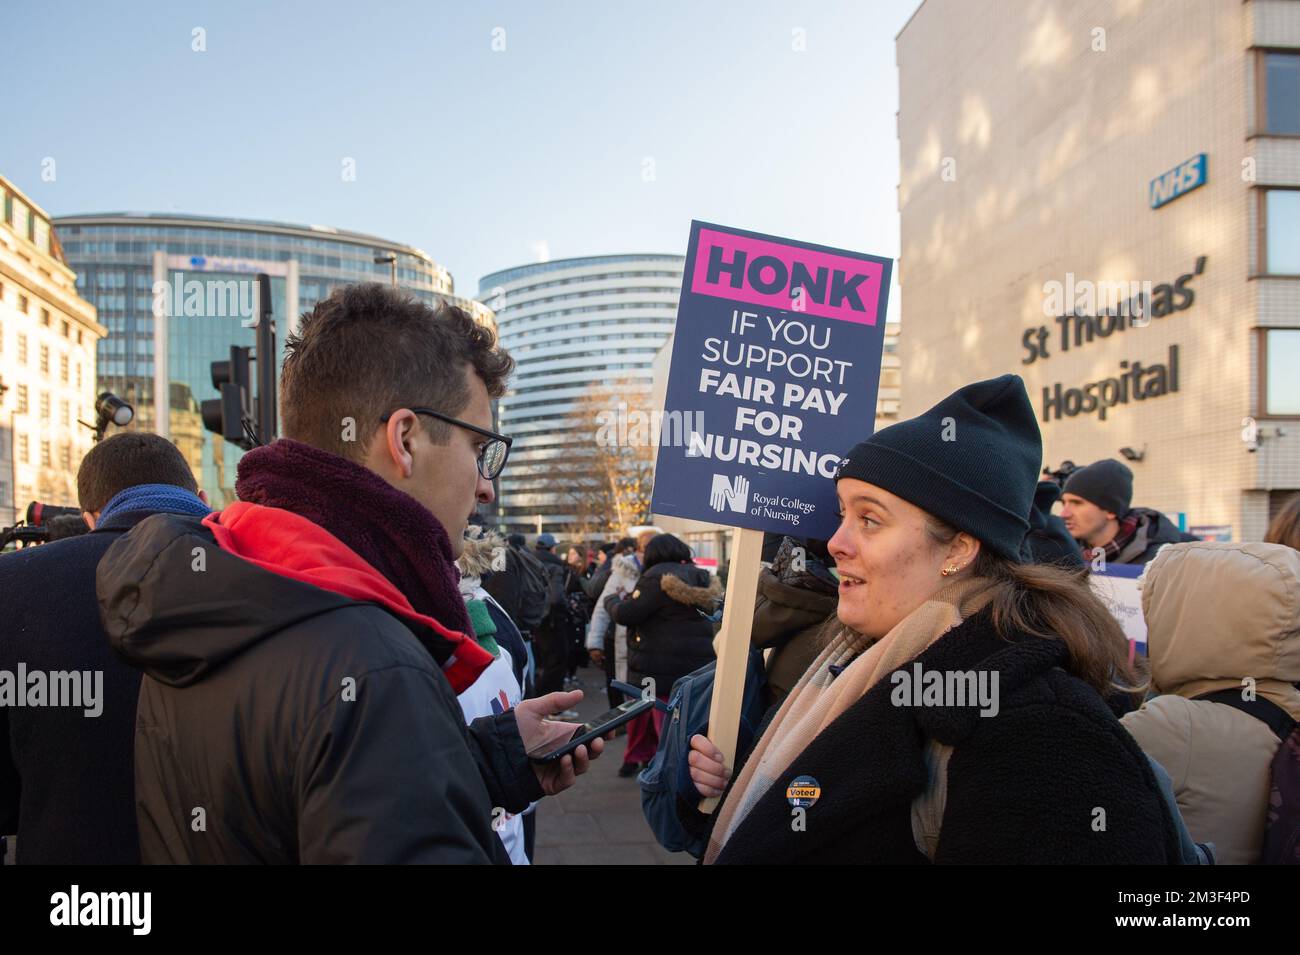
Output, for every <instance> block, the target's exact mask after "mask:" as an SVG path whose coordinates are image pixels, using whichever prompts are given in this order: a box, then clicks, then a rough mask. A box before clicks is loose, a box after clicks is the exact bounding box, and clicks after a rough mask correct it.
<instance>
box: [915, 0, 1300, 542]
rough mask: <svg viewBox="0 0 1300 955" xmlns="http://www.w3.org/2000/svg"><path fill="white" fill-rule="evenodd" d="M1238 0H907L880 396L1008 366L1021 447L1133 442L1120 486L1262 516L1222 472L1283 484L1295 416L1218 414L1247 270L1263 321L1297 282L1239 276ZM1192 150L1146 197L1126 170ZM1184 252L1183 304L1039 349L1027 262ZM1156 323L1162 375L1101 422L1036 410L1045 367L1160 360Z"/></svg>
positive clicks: (1041, 264) (1220, 517)
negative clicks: (889, 386) (896, 382)
mask: <svg viewBox="0 0 1300 955" xmlns="http://www.w3.org/2000/svg"><path fill="white" fill-rule="evenodd" d="M1253 6H1254V5H1253V4H1250V3H1246V4H1243V3H1240V2H1238V0H1110V2H1069V0H1031V2H1025V3H1003V2H992V0H926V2H925V3H924V4H923V6H922V7H921V9H920V10H919V11H918V12H917V14H916V15H915V16H914V17H913V19H912V20H911V22H910V23H909V24H908V25H907V27H906V28H905V29H904V30H903V32H902V33H901V34H900V35H899V37H898V41H897V55H898V66H899V74H900V75H899V87H900V90H899V97H900V111H899V145H900V151H901V165H900V185H899V203H900V209H901V213H902V253H901V260H900V267H899V276H900V284H901V289H902V293H901V302H902V309H903V311H902V321H903V329H904V333H903V334H902V335H901V337H900V341H901V357H902V367H903V369H904V381H903V389H902V415H903V417H910V416H912V415H915V414H918V413H920V412H922V411H924V410H925V409H926V408H928V407H929V406H930V405H931V404H933V403H934V402H935V401H937V400H939V399H940V398H942V397H943V396H944V395H946V394H948V393H949V392H951V391H952V390H954V389H955V388H958V387H960V386H961V385H963V384H965V383H967V382H970V381H974V380H978V379H981V378H987V377H991V376H994V375H999V374H1003V373H1007V372H1011V373H1015V374H1020V375H1022V376H1023V377H1024V379H1025V383H1026V386H1027V388H1028V391H1029V395H1030V398H1031V400H1032V401H1033V403H1034V405H1035V408H1036V410H1037V411H1038V413H1039V419H1040V425H1041V427H1042V430H1043V439H1044V462H1045V463H1048V464H1051V465H1053V466H1056V465H1057V464H1059V463H1060V462H1061V461H1062V460H1063V459H1066V458H1069V459H1073V460H1074V461H1075V462H1077V463H1080V464H1082V463H1088V462H1091V461H1094V460H1097V459H1099V458H1104V457H1115V458H1118V457H1119V454H1118V449H1119V448H1121V447H1126V446H1127V447H1132V448H1139V449H1140V448H1142V447H1144V446H1145V448H1146V458H1145V460H1143V461H1141V462H1137V463H1134V464H1131V465H1130V466H1131V467H1132V468H1133V471H1134V475H1135V481H1134V504H1139V505H1146V506H1150V507H1155V508H1158V509H1160V510H1164V511H1166V512H1168V513H1170V515H1171V517H1172V516H1173V514H1174V513H1176V512H1179V511H1182V512H1186V514H1187V518H1188V521H1189V523H1191V524H1231V525H1233V528H1234V536H1235V537H1236V538H1237V539H1242V538H1243V537H1245V536H1254V537H1258V536H1260V534H1262V527H1261V528H1259V529H1258V531H1256V525H1258V524H1259V520H1258V515H1257V514H1255V516H1253V517H1252V516H1251V515H1252V514H1254V511H1250V509H1249V508H1248V506H1247V501H1248V499H1249V495H1248V494H1247V493H1246V491H1247V489H1251V488H1270V487H1300V427H1296V428H1292V429H1290V431H1291V432H1292V433H1293V435H1294V438H1293V437H1291V436H1288V437H1287V438H1281V439H1274V440H1272V441H1270V442H1266V443H1265V444H1264V445H1263V446H1262V447H1261V449H1260V452H1259V453H1258V454H1253V455H1252V454H1248V453H1247V452H1246V450H1245V446H1244V444H1243V442H1242V440H1241V437H1240V432H1241V420H1242V418H1243V417H1244V416H1246V415H1250V414H1253V413H1254V412H1255V408H1254V395H1255V384H1254V382H1255V379H1254V377H1253V376H1254V373H1255V370H1254V363H1255V348H1256V346H1255V339H1256V333H1255V331H1254V327H1255V325H1256V324H1257V318H1256V315H1257V302H1256V298H1257V289H1260V288H1261V287H1262V286H1265V285H1267V286H1269V287H1268V288H1267V289H1266V290H1265V291H1264V292H1263V293H1262V294H1263V295H1264V296H1265V298H1266V299H1267V301H1268V302H1269V303H1270V304H1269V311H1270V312H1271V313H1274V314H1275V315H1276V316H1278V317H1276V318H1275V320H1274V321H1275V323H1276V324H1300V312H1297V310H1296V306H1297V297H1300V282H1287V283H1283V282H1281V281H1278V280H1273V281H1270V282H1264V283H1261V282H1259V281H1251V280H1250V279H1249V276H1250V274H1251V271H1252V269H1251V262H1252V259H1251V255H1252V254H1253V246H1254V236H1253V228H1254V207H1255V198H1256V195H1255V193H1254V191H1253V188H1254V184H1253V183H1251V182H1248V181H1246V180H1245V179H1244V178H1243V176H1242V160H1243V159H1244V158H1247V157H1249V156H1254V155H1256V153H1257V150H1255V148H1254V147H1255V145H1256V144H1257V143H1259V142H1260V141H1258V140H1251V141H1248V140H1247V128H1248V123H1249V122H1250V121H1251V118H1252V116H1251V114H1252V113H1253V106H1252V100H1251V99H1250V97H1251V95H1252V93H1251V92H1250V86H1249V84H1248V79H1249V75H1248V74H1249V73H1250V72H1251V70H1252V69H1253V65H1252V64H1253V61H1252V58H1251V55H1250V52H1249V49H1248V48H1249V46H1250V43H1251V41H1250V39H1249V37H1250V35H1251V31H1252V29H1254V30H1260V29H1264V28H1263V27H1260V26H1258V25H1257V24H1255V22H1254V20H1255V18H1256V12H1255V11H1254V10H1253V9H1252V8H1253ZM1283 6H1290V4H1284V5H1283ZM1295 6H1298V7H1300V4H1296V5H1295ZM1285 14H1286V11H1280V12H1278V11H1270V13H1269V15H1270V16H1274V17H1275V19H1276V18H1279V17H1281V16H1283V15H1285ZM1271 29H1277V28H1271ZM1097 31H1104V34H1102V33H1099V32H1097ZM1102 42H1104V46H1105V48H1104V50H1098V49H1094V46H1095V45H1100V44H1101V43H1102ZM1286 145H1292V146H1300V143H1292V144H1283V146H1286ZM1269 146H1270V147H1271V146H1272V144H1271V143H1269ZM1202 152H1203V153H1206V154H1207V156H1208V177H1207V183H1206V185H1204V186H1202V187H1200V188H1199V189H1196V190H1195V191H1193V192H1191V193H1188V194H1186V195H1184V196H1181V197H1179V198H1178V199H1176V200H1174V201H1172V202H1170V203H1168V204H1167V205H1165V206H1162V207H1161V208H1159V209H1151V208H1150V207H1149V205H1148V198H1147V187H1148V183H1149V182H1150V181H1151V180H1152V179H1154V178H1155V177H1157V176H1158V175H1160V174H1162V173H1164V172H1166V171H1167V170H1170V169H1172V168H1174V167H1175V166H1177V165H1179V164H1180V163H1182V162H1183V161H1185V160H1188V159H1191V158H1192V157H1194V156H1196V155H1197V154H1198V153H1202ZM1258 155H1259V157H1260V159H1259V161H1258V163H1257V166H1267V169H1268V172H1269V175H1272V176H1294V174H1295V172H1296V169H1295V165H1296V163H1297V162H1300V150H1292V151H1290V152H1288V151H1287V150H1286V149H1285V148H1283V149H1280V150H1278V149H1274V150H1272V151H1271V152H1266V151H1263V150H1260V151H1258ZM945 173H946V174H947V175H945ZM1202 255H1203V256H1206V266H1205V270H1204V273H1203V274H1201V275H1199V276H1196V277H1195V278H1194V279H1193V280H1192V281H1191V282H1190V283H1189V284H1190V288H1191V289H1192V290H1193V292H1194V294H1195V301H1194V303H1193V304H1192V305H1191V307H1190V308H1188V309H1186V310H1183V311H1177V312H1174V313H1172V314H1171V315H1169V316H1168V317H1165V318H1160V319H1152V320H1151V321H1150V324H1149V325H1147V326H1146V327H1142V328H1128V329H1126V330H1125V331H1123V332H1122V333H1115V334H1112V335H1110V336H1109V337H1108V338H1104V339H1096V340H1094V341H1093V342H1092V343H1091V344H1084V345H1082V346H1081V347H1078V348H1075V347H1073V342H1072V343H1071V344H1072V347H1071V348H1070V349H1069V351H1065V352H1063V351H1061V349H1060V327H1059V326H1058V325H1057V323H1056V322H1055V321H1054V320H1053V319H1052V318H1049V317H1047V316H1046V315H1045V314H1044V310H1043V309H1044V300H1045V295H1044V290H1043V286H1044V283H1045V282H1049V281H1057V282H1061V283H1062V284H1064V283H1065V281H1066V274H1067V273H1069V272H1072V273H1074V276H1075V278H1076V281H1077V280H1081V279H1087V280H1091V281H1094V282H1099V281H1137V282H1146V281H1149V282H1151V283H1152V284H1153V285H1158V284H1160V283H1164V282H1170V283H1172V282H1173V281H1174V280H1176V279H1177V278H1178V277H1179V276H1180V275H1182V274H1184V273H1187V272H1190V271H1192V269H1193V267H1194V265H1195V263H1196V260H1197V257H1198V256H1202ZM1275 285H1276V286H1282V285H1286V286H1287V287H1285V288H1273V286H1275ZM1283 313H1285V314H1286V316H1288V317H1286V318H1285V320H1283V319H1282V317H1281V316H1282V315H1283ZM1044 324H1045V325H1047V326H1048V328H1049V332H1050V337H1049V339H1048V349H1049V351H1050V357H1048V358H1045V359H1044V358H1040V359H1038V360H1037V361H1036V362H1034V363H1032V364H1025V363H1024V362H1023V359H1024V358H1025V357H1026V352H1025V350H1024V348H1023V347H1022V335H1023V333H1024V330H1025V329H1027V328H1030V327H1033V326H1038V325H1044ZM1171 345H1177V346H1178V347H1179V352H1180V362H1179V364H1180V370H1179V379H1180V382H1179V385H1180V391H1179V392H1178V393H1177V394H1170V395H1166V396H1164V397H1159V398H1152V399H1148V400H1145V401H1142V402H1133V401H1130V402H1129V403H1128V404H1125V405H1118V406H1116V407H1114V408H1112V409H1110V411H1109V413H1108V415H1107V419H1106V420H1105V421H1100V420H1099V419H1098V416H1097V414H1095V413H1093V414H1079V415H1078V416H1076V417H1073V418H1070V417H1066V418H1062V419H1060V420H1057V419H1056V418H1055V417H1053V420H1052V421H1050V422H1044V421H1043V420H1042V419H1043V390H1044V388H1045V387H1047V386H1052V385H1055V383H1057V382H1060V383H1062V386H1063V388H1072V387H1082V386H1083V385H1085V384H1086V383H1089V382H1094V381H1098V380H1099V379H1103V378H1107V377H1111V376H1116V375H1118V374H1120V373H1121V370H1122V369H1121V368H1120V362H1121V361H1124V360H1128V361H1132V360H1137V361H1140V362H1142V363H1143V365H1151V364H1153V363H1162V364H1163V363H1164V362H1165V360H1166V356H1167V355H1168V351H1169V347H1170V346H1171ZM1266 498H1267V495H1266V494H1265V495H1259V494H1257V495H1255V496H1254V499H1255V500H1256V501H1257V502H1258V500H1260V499H1264V500H1265V507H1266ZM1254 508H1255V511H1258V509H1259V508H1258V503H1256V505H1254ZM1247 531H1250V532H1251V533H1249V534H1247V533H1246V532H1247Z"/></svg>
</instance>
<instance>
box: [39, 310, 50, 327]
mask: <svg viewBox="0 0 1300 955" xmlns="http://www.w3.org/2000/svg"><path fill="white" fill-rule="evenodd" d="M41 324H42V325H44V326H45V327H46V328H49V327H50V310H49V309H48V308H43V309H41Z"/></svg>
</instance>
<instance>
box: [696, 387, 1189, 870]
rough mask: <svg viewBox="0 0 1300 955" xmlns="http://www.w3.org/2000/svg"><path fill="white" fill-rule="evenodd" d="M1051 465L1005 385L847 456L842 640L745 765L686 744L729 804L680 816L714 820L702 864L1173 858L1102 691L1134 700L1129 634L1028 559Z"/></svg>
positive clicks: (704, 823)
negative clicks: (795, 793) (800, 796)
mask: <svg viewBox="0 0 1300 955" xmlns="http://www.w3.org/2000/svg"><path fill="white" fill-rule="evenodd" d="M1041 458H1042V445H1041V439H1040V436H1039V431H1038V423H1037V421H1036V420H1035V418H1034V412H1033V408H1032V407H1031V405H1030V403H1029V397H1028V395H1026V393H1025V387H1024V383H1023V382H1022V381H1021V380H1020V378H1018V377H1016V376H1014V375H1004V376H1002V377H1001V378H995V379H992V380H990V381H982V382H977V383H975V384H972V385H968V386H967V387H965V388H962V389H961V390H960V391H957V392H956V393H954V394H952V395H950V396H949V397H948V398H946V399H944V400H943V401H941V402H940V403H939V404H938V405H936V406H935V407H934V408H932V409H931V410H930V411H928V412H927V413H925V414H923V415H921V416H920V417H917V418H913V419H911V420H909V421H905V422H900V423H899V424H896V425H894V426H892V427H889V428H886V429H885V430H883V431H881V432H879V433H878V434H875V435H873V436H872V437H870V438H868V439H867V440H866V441H864V442H862V443H861V444H859V445H857V446H856V447H855V448H854V449H853V450H852V451H851V452H850V453H849V456H848V458H846V459H845V460H844V461H843V462H842V464H841V467H840V471H839V474H838V477H837V479H836V490H837V494H838V497H839V502H840V508H841V511H842V517H841V523H840V527H839V530H838V531H837V532H836V533H835V536H834V537H832V538H831V541H830V544H829V549H830V552H831V555H832V556H833V557H834V559H835V564H836V567H837V570H838V574H839V578H840V586H839V602H838V605H837V610H836V616H837V621H832V624H834V626H835V629H836V631H837V632H836V633H835V634H834V636H833V637H832V639H831V640H830V641H829V643H828V645H827V647H826V649H825V650H824V651H822V653H821V654H820V656H818V658H817V659H816V660H815V661H814V662H813V664H812V666H810V667H809V669H808V671H807V672H806V673H805V674H804V676H803V678H802V679H801V680H800V681H799V683H798V684H797V685H796V686H795V688H794V690H793V691H792V692H791V693H790V695H789V696H788V697H787V698H786V700H785V702H784V703H783V704H782V705H781V707H780V708H779V709H778V710H775V711H774V713H770V714H769V718H768V720H767V723H766V727H765V729H764V731H763V732H762V733H761V734H760V738H759V741H758V742H757V743H756V744H755V745H754V747H753V749H752V750H751V751H750V753H749V754H748V757H747V759H745V760H744V762H743V763H742V764H741V765H739V766H738V767H737V771H736V772H735V773H734V774H733V773H731V772H729V771H728V770H727V769H726V768H724V766H723V765H722V760H721V754H720V753H719V751H718V750H717V748H716V747H715V746H713V744H712V743H711V742H710V741H709V740H708V739H706V738H705V737H703V736H696V737H694V738H693V739H692V741H691V747H692V752H691V754H690V759H689V761H690V766H691V778H692V780H693V781H694V782H695V785H696V789H697V790H698V791H699V792H700V794H701V795H704V796H716V795H720V794H721V795H723V797H724V798H723V800H722V802H721V803H720V805H719V806H718V809H717V811H716V812H715V813H714V814H713V815H712V816H705V815H703V814H701V813H699V812H694V811H692V810H689V809H687V808H686V807H685V806H683V817H684V818H683V821H684V822H686V823H687V824H688V825H691V826H693V827H695V828H696V829H697V831H699V830H703V829H705V828H711V831H710V832H709V839H708V849H707V850H706V852H705V856H704V861H705V862H707V863H778V864H780V863H798V862H812V863H849V862H864V863H887V864H900V863H924V862H926V861H927V860H930V861H934V862H942V863H1062V862H1063V863H1174V862H1178V861H1179V845H1178V838H1177V834H1176V831H1175V828H1174V823H1173V820H1172V819H1171V817H1170V815H1169V812H1168V810H1167V809H1166V808H1165V804H1164V801H1163V798H1162V796H1161V793H1160V790H1159V788H1158V784H1157V782H1156V779H1155V777H1154V775H1153V773H1152V769H1151V767H1150V764H1149V763H1148V761H1147V759H1146V757H1145V756H1144V755H1143V753H1142V750H1141V749H1140V748H1139V747H1138V746H1137V744H1136V743H1135V742H1134V741H1133V739H1132V738H1131V737H1130V736H1129V735H1128V733H1126V732H1125V731H1124V730H1123V728H1122V727H1121V726H1120V725H1119V723H1118V721H1117V720H1116V718H1115V716H1114V715H1113V713H1112V712H1111V710H1110V709H1109V708H1108V707H1107V705H1106V704H1105V702H1103V699H1102V697H1103V694H1106V693H1110V692H1114V691H1115V690H1116V688H1117V687H1118V688H1119V689H1121V690H1125V691H1131V692H1135V693H1137V692H1140V690H1141V688H1140V687H1139V686H1137V685H1136V682H1137V681H1136V680H1135V679H1133V677H1132V674H1131V670H1130V668H1129V665H1128V660H1127V644H1126V641H1125V640H1124V637H1123V634H1122V632H1121V631H1120V629H1119V627H1118V625H1117V624H1116V623H1115V621H1114V619H1113V618H1112V617H1111V615H1110V614H1109V613H1108V611H1107V610H1106V608H1105V607H1104V606H1103V605H1102V604H1101V602H1100V601H1099V600H1097V598H1096V597H1095V596H1093V594H1092V592H1091V590H1090V589H1089V587H1088V585H1087V583H1086V580H1085V572H1084V571H1081V570H1072V569H1067V568H1064V567H1060V566H1052V565H1046V564H1030V563H1022V557H1021V553H1022V551H1021V548H1022V544H1023V542H1024V538H1025V534H1026V531H1027V530H1028V529H1029V523H1028V521H1027V520H1026V518H1025V515H1027V514H1029V513H1030V511H1031V507H1032V504H1033V498H1034V492H1035V490H1036V484H1037V479H1038V474H1039V467H1040V465H1041ZM796 780H798V781H799V782H798V785H799V786H800V787H811V791H813V792H815V793H816V798H815V800H814V801H812V802H811V804H808V801H807V800H804V801H803V805H802V806H796V805H795V803H796V802H797V800H792V798H789V797H788V789H789V788H790V787H791V786H792V784H795V781H796ZM809 780H811V781H809Z"/></svg>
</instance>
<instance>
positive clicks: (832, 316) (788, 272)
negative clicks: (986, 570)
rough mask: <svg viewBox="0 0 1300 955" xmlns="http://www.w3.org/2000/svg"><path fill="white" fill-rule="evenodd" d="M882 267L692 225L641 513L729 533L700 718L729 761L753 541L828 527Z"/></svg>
mask: <svg viewBox="0 0 1300 955" xmlns="http://www.w3.org/2000/svg"><path fill="white" fill-rule="evenodd" d="M892 266H893V262H892V261H891V260H890V259H887V258H881V257H879V256H874V255H864V254H862V253H859V252H848V251H845V250H843V249H833V248H829V247H826V246H821V245H813V244H811V243H806V242H796V241H793V240H790V239H780V238H775V237H773V236H769V235H763V234H761V233H757V232H746V231H743V230H740V229H732V228H728V227H724V226H717V225H712V224H710V223H707V222H698V221H697V222H692V223H691V236H690V244H689V246H688V249H687V253H686V267H685V272H684V276H683V280H682V294H681V302H680V305H679V307H678V310H677V324H676V328H675V330H674V338H673V352H672V363H671V365H670V367H669V372H668V387H667V392H666V396H665V401H664V417H663V421H664V427H662V428H661V430H660V443H659V452H658V459H657V463H656V467H655V484H654V494H653V498H652V504H651V506H652V510H653V511H654V512H655V513H656V514H662V515H670V516H673V517H682V518H690V519H694V520H702V521H710V522H713V523H716V524H726V525H730V526H732V527H735V528H736V531H735V532H734V533H733V540H732V548H731V562H730V567H729V572H728V577H727V595H726V600H725V602H724V604H723V620H722V630H721V631H720V633H719V635H718V639H717V642H716V644H715V645H716V647H717V651H718V664H717V674H716V676H715V679H714V691H713V699H712V705H711V708H710V716H709V737H710V739H711V740H712V741H713V742H714V744H715V745H716V746H718V748H719V749H721V750H722V752H723V755H724V758H725V759H726V762H727V765H728V766H734V764H735V755H736V734H737V727H738V724H739V718H740V706H741V701H742V697H743V695H744V681H745V668H746V667H745V665H746V660H747V654H748V649H749V639H750V630H751V629H752V627H753V621H754V601H755V595H756V593H757V589H758V573H759V564H760V556H761V553H762V542H763V532H764V531H771V532H775V533H778V534H784V535H790V536H793V537H799V538H813V539H818V540H826V539H828V538H830V537H831V535H833V534H834V533H835V529H836V528H837V527H838V525H839V518H838V516H837V510H838V506H837V502H836V498H835V482H834V478H835V473H836V469H837V468H838V466H839V464H840V462H841V460H842V459H843V455H844V454H845V453H846V452H847V451H848V450H849V449H850V447H852V445H853V444H855V443H856V442H858V441H861V440H862V439H863V438H865V437H867V436H868V435H869V434H870V433H871V431H872V430H873V426H874V422H875V413H876V390H877V387H878V385H879V381H880V356H881V351H882V349H883V347H884V336H885V314H886V308H887V303H888V297H889V277H890V272H891V269H892ZM714 805H715V801H714V800H706V801H705V804H704V805H703V806H702V808H703V809H705V811H711V810H712V808H713V806H714Z"/></svg>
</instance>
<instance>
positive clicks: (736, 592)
mask: <svg viewBox="0 0 1300 955" xmlns="http://www.w3.org/2000/svg"><path fill="white" fill-rule="evenodd" d="M762 561H763V532H762V531H755V530H750V529H749V528H745V527H737V528H736V529H735V530H734V531H733V532H732V535H731V564H730V567H729V569H728V571H727V596H726V599H725V600H724V601H723V604H722V629H721V630H720V631H718V637H717V640H716V641H715V643H714V646H715V647H717V652H718V666H717V670H716V672H715V673H714V677H713V700H712V702H711V705H710V706H709V739H710V740H711V741H712V742H713V745H714V746H716V747H718V749H720V750H722V758H723V761H724V762H725V763H726V765H727V768H728V769H731V770H732V771H733V772H734V771H735V768H736V743H737V737H738V736H739V735H740V707H741V704H742V703H744V700H745V670H746V668H747V664H748V662H749V646H750V635H751V632H752V631H753V629H754V603H755V601H756V600H757V599H758V572H759V569H760V568H761V566H762ZM717 806H718V797H716V796H711V797H709V798H707V799H704V800H701V802H700V812H706V813H712V812H713V810H714V809H716V808H717Z"/></svg>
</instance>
